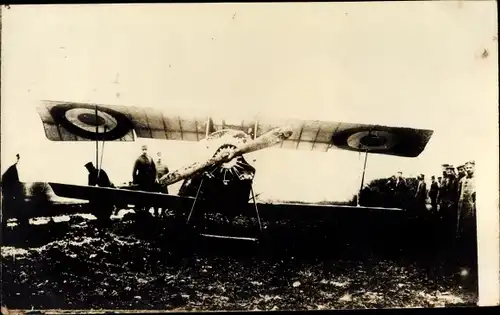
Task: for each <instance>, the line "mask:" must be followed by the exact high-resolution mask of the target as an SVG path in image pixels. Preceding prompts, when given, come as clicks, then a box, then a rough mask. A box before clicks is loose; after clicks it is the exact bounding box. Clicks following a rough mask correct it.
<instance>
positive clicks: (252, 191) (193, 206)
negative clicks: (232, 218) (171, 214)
mask: <svg viewBox="0 0 500 315" xmlns="http://www.w3.org/2000/svg"><path fill="white" fill-rule="evenodd" d="M205 176H208V177H210V175H205ZM205 180H206V178H203V179H202V180H201V182H200V185H199V187H198V190H197V192H196V196H195V200H194V202H193V205H192V206H191V210H190V212H189V215H188V217H187V220H186V226H189V224H190V221H191V220H192V218H193V215H194V211H195V209H196V206H197V205H198V199H199V198H200V194H201V191H202V188H203V185H204V183H205ZM250 193H251V196H252V201H253V207H254V210H255V218H256V219H257V222H258V225H259V232H260V233H259V234H262V232H263V228H262V222H261V219H260V214H259V208H258V206H257V201H256V198H255V194H254V190H253V183H250ZM200 235H201V236H204V237H211V238H222V239H237V240H249V241H259V239H260V238H261V237H260V236H261V235H259V236H258V237H237V236H229V235H215V234H205V233H200Z"/></svg>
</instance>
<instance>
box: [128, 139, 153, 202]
mask: <svg viewBox="0 0 500 315" xmlns="http://www.w3.org/2000/svg"><path fill="white" fill-rule="evenodd" d="M141 149H142V154H141V155H140V156H139V157H138V158H137V159H136V160H135V163H134V170H133V172H132V178H133V183H134V184H135V185H137V188H138V189H139V190H142V191H150V192H154V191H156V190H157V186H156V182H157V181H156V166H155V162H154V161H153V158H151V156H149V154H148V147H147V146H146V145H143V146H142V148H141ZM136 206H137V209H141V210H147V209H146V208H149V207H148V206H147V204H145V203H143V202H142V201H136Z"/></svg>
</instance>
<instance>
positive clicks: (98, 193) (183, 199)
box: [38, 101, 433, 231]
mask: <svg viewBox="0 0 500 315" xmlns="http://www.w3.org/2000/svg"><path fill="white" fill-rule="evenodd" d="M38 113H39V116H40V118H41V120H42V123H43V126H44V130H45V135H46V137H47V138H48V139H49V140H52V141H95V142H96V164H97V168H98V169H99V164H98V163H97V162H98V152H97V150H98V149H97V148H98V146H97V143H98V142H106V141H135V140H136V139H138V138H149V139H158V140H169V141H197V142H200V143H203V144H204V145H205V147H206V149H207V150H208V152H209V155H208V156H207V158H206V159H204V160H199V161H193V162H192V163H187V165H186V166H184V167H181V168H179V169H177V170H173V171H170V172H169V173H168V174H166V175H164V176H163V177H162V178H161V179H160V181H159V182H160V185H161V187H164V188H167V187H168V186H169V185H172V184H174V183H177V182H180V181H183V182H182V186H181V188H180V190H179V193H178V194H176V195H174V194H168V193H164V192H161V191H160V192H148V191H139V190H137V189H133V187H127V186H124V187H117V188H106V187H96V186H93V187H91V186H83V185H70V184H64V183H54V182H50V183H48V184H49V185H50V187H51V189H52V190H53V191H54V193H55V194H56V195H57V196H60V197H65V198H73V199H81V200H107V201H111V202H112V203H114V204H116V205H125V204H132V205H139V204H140V205H144V204H147V206H149V207H161V208H169V209H175V211H178V212H179V213H184V214H185V215H184V217H183V218H184V221H185V223H186V224H190V223H192V222H191V221H194V219H195V217H196V214H197V213H198V212H203V210H199V209H207V208H217V209H219V210H220V211H221V212H223V213H225V214H226V215H229V216H230V217H232V216H234V215H235V214H236V213H238V212H240V211H243V210H242V209H247V210H245V211H250V212H249V213H252V214H253V215H254V216H255V218H256V220H257V222H258V225H259V230H260V231H262V224H261V217H262V216H263V215H264V216H272V215H276V214H279V213H280V212H288V211H291V212H301V213H306V215H312V214H313V213H317V212H325V211H326V212H329V211H346V212H350V213H355V212H356V211H397V210H401V209H392V208H377V207H363V206H360V205H359V199H358V204H357V205H351V206H349V205H343V206H340V205H335V206H332V205H316V204H299V203H293V204H291V203H262V202H258V201H257V200H256V196H255V192H254V189H253V179H254V177H255V175H256V169H255V167H254V166H253V165H252V164H251V163H249V162H248V161H247V160H246V159H245V157H246V155H247V154H248V153H251V152H256V151H259V150H265V149H267V148H271V147H272V148H283V149H292V150H309V151H321V152H327V151H329V150H330V149H333V148H335V149H343V150H351V151H356V152H362V153H364V154H365V157H364V158H365V161H364V169H363V178H362V182H361V187H363V181H364V172H365V168H366V160H367V157H368V154H386V155H395V156H400V157H410V158H411V157H417V156H418V155H419V154H420V153H421V152H422V151H423V150H424V149H425V146H426V145H427V143H428V141H429V139H430V137H431V136H432V134H433V131H432V130H424V129H413V128H404V127H390V126H381V125H368V124H356V123H345V122H333V121H332V122H331V121H319V120H300V119H275V118H269V117H259V116H257V117H254V118H253V119H249V120H241V121H238V122H237V123H235V122H230V123H229V122H227V121H226V120H224V119H217V118H215V117H212V116H203V115H196V114H193V115H190V116H187V115H185V114H183V115H180V114H179V115H177V114H169V113H167V112H163V111H161V110H159V109H154V108H142V107H130V106H122V105H102V104H90V103H76V102H59V101H42V102H41V104H40V106H39V107H38ZM165 191H166V190H165ZM248 209H250V210H248Z"/></svg>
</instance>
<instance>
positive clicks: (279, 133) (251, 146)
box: [159, 127, 292, 186]
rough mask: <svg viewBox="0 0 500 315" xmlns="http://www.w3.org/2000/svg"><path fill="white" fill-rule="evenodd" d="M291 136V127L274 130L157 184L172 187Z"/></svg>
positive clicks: (183, 168) (189, 167) (167, 177)
mask: <svg viewBox="0 0 500 315" xmlns="http://www.w3.org/2000/svg"><path fill="white" fill-rule="evenodd" d="M291 135H292V129H291V127H278V128H274V129H272V130H270V131H268V132H266V133H265V134H263V135H261V136H260V137H258V138H256V139H254V140H250V141H248V142H246V143H244V144H242V145H240V146H239V147H236V149H235V150H234V151H224V150H222V151H220V152H218V153H217V154H215V155H214V156H213V157H211V158H210V159H208V160H206V161H203V162H195V163H192V164H190V165H188V166H185V167H182V168H180V169H178V170H175V171H173V172H170V173H168V174H166V175H164V176H163V177H162V178H160V180H159V182H160V184H161V185H163V186H168V185H172V184H174V183H176V182H178V181H180V180H182V179H185V178H189V177H191V176H193V175H194V174H196V173H200V172H203V171H205V170H207V169H209V168H211V167H213V166H216V165H219V164H222V163H225V162H229V161H231V160H232V159H233V158H235V157H237V156H240V155H243V154H246V153H250V152H255V151H258V150H262V149H266V148H269V147H271V146H273V145H276V144H278V143H280V142H282V141H283V140H286V139H288V138H289V137H290V136H291Z"/></svg>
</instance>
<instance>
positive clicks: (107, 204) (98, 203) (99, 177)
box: [85, 162, 115, 224]
mask: <svg viewBox="0 0 500 315" xmlns="http://www.w3.org/2000/svg"><path fill="white" fill-rule="evenodd" d="M85 168H86V169H87V171H88V172H89V176H88V185H89V186H98V187H113V184H112V183H111V181H110V180H109V177H108V174H106V171H104V170H103V169H100V170H98V169H96V168H95V166H94V164H93V163H92V162H88V163H87V164H85ZM89 206H90V207H91V211H92V213H93V214H94V215H95V216H96V218H97V220H98V221H97V222H98V224H106V223H109V221H110V220H111V218H110V216H111V214H112V213H113V210H114V208H115V206H114V204H113V202H112V201H110V200H107V199H93V200H90V201H89Z"/></svg>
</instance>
